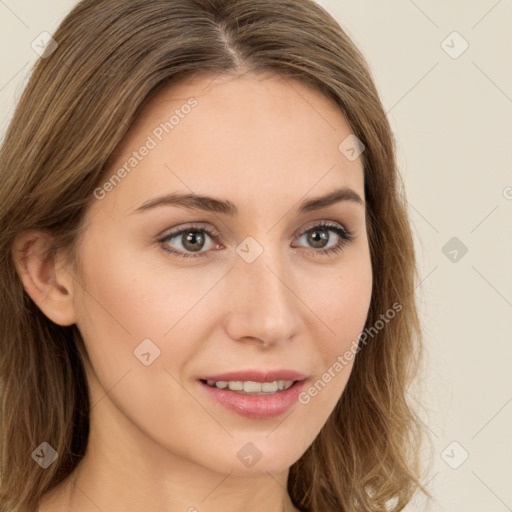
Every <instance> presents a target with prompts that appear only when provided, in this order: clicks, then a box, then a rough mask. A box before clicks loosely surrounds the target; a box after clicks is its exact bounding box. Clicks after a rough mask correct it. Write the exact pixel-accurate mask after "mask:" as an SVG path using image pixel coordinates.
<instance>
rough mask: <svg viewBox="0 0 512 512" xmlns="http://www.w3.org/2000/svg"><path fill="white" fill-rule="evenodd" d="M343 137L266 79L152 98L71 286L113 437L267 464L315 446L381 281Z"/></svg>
mask: <svg viewBox="0 0 512 512" xmlns="http://www.w3.org/2000/svg"><path fill="white" fill-rule="evenodd" d="M166 123H167V124H166ZM350 133H351V130H350V128H349V126H348V124H347V123H346V121H345V120H344V118H343V116H342V115H341V114H340V113H339V112H338V111H337V110H336V108H335V107H334V105H333V104H331V103H330V101H329V100H328V99H326V98H325V97H324V96H322V95H321V94H319V93H318V92H315V91H313V90H311V89H309V88H308V87H306V86H305V85H302V84H300V83H298V82H295V81H285V80H283V79H281V78H277V77H263V76H261V75H246V76H245V77H242V78H233V77H226V76H222V77H219V78H217V79H215V80H214V79H213V78H212V77H210V78H200V79H198V78H196V79H195V80H194V81H192V82H190V81H189V82H187V83H186V84H185V83H183V84H180V85H174V86H172V87H171V88H169V89H165V90H163V91H161V92H159V94H158V95H157V96H156V97H155V98H154V99H153V100H152V101H151V102H150V103H148V105H147V106H146V108H145V109H143V111H142V112H141V114H140V116H139V117H138V119H137V121H136V123H134V124H133V126H132V127H131V129H130V132H129V133H128V135H127V136H126V138H125V139H124V141H123V144H122V145H121V147H120V148H119V151H118V152H117V153H116V156H115V161H113V162H112V165H111V167H110V169H109V172H108V173H107V174H106V175H105V178H104V180H103V181H102V183H101V184H100V186H99V188H98V189H97V190H96V192H95V199H94V203H93V205H92V206H91V208H90V209H89V210H88V213H87V218H86V221H87V229H86V231H85V234H84V236H83V239H82V240H81V245H80V246H79V253H78V255H79V261H80V265H81V266H80V268H81V273H80V275H76V276H75V279H76V287H75V288H74V290H73V301H74V308H75V314H76V318H77V325H78V328H79V329H80V332H81V333H82V336H83V338H84V341H85V345H86V348H87V352H88V356H89V359H90V365H91V366H89V362H87V366H86V369H87V377H88V381H89V386H90V390H91V404H92V411H91V435H92V436H93V435H97V436H98V437H99V436H102V437H101V438H102V439H104V440H108V441H109V443H110V444H107V442H106V441H105V446H106V447H108V449H110V448H112V449H114V448H113V447H114V446H116V447H117V448H120V447H121V446H123V447H124V448H126V447H127V446H130V447H133V446H144V447H145V449H146V450H147V451H146V453H148V454H151V457H155V460H154V464H155V467H157V466H158V465H159V464H165V462H164V460H167V461H168V460H169V457H170V456H172V458H173V459H174V460H176V459H175V457H178V458H179V459H180V460H184V461H186V462H187V463H193V464H196V465H200V466H202V467H203V468H210V469H212V470H215V471H219V472H222V473H229V472H232V473H235V474H256V473H258V474H261V473H264V472H278V471H283V470H286V469H287V468H288V467H289V466H291V465H292V464H293V463H294V462H295V461H296V460H297V459H299V458H300V456H301V455H302V454H303V453H304V452H305V450H306V449H307V448H308V446H309V445H310V444H311V443H312V442H313V440H314V438H315V437H316V436H317V434H318V433H319V431H320V429H321V428H322V426H323V425H324V424H325V422H326V420H327V418H328V417H329V415H330V413H331V412H332V410H333V408H334V407H335V405H336V403H337V402H338V400H339V398H340V396H341V394H342V392H343V389H344V388H345V385H346V383H347V380H348V377H349V375H350V372H351V369H352V365H353V359H351V358H350V357H347V354H346V352H347V351H351V353H353V352H354V351H355V349H354V347H355V343H356V341H357V338H358V335H359V333H360V332H361V331H362V330H363V328H364V324H365V320H366V317H367V313H368V308H369V304H370V297H371V289H372V277H371V262H370V255H369V247H368V239H367V234H366V224H365V206H364V179H363V167H362V162H361V158H354V157H351V158H348V157H347V156H346V155H349V156H351V155H352V153H351V152H350V151H348V152H347V149H346V144H347V142H345V145H343V146H342V149H340V148H339V146H340V143H341V142H342V141H344V140H345V139H346V137H347V136H349V135H350ZM349 141H350V139H349ZM356 149H357V148H356ZM342 150H343V151H342ZM123 166H124V172H123V170H121V169H122V168H123ZM105 184H106V185H105ZM342 189H343V190H344V191H342V192H341V193H340V194H339V196H338V200H336V201H327V200H325V201H322V200H318V199H319V198H322V197H326V196H329V195H330V194H332V193H333V192H335V191H340V190H342ZM182 195H183V196H185V199H180V197H181V196H182ZM203 196H208V197H209V198H212V199H208V200H207V199H204V198H203ZM357 196H359V198H360V199H361V202H358V201H357ZM166 197H167V200H166ZM213 198H214V199H213ZM315 199H317V201H313V200H315ZM228 203H229V207H228V206H227V204H228ZM347 232H348V233H350V239H346V237H347ZM341 360H343V363H341V362H340V361H341ZM340 367H341V368H340ZM244 372H248V374H246V375H228V376H225V375H224V376H223V374H226V373H234V374H237V373H244ZM251 372H256V373H255V374H254V373H253V374H252V375H251ZM265 372H269V375H265ZM294 372H295V373H294ZM207 377H214V379H213V380H216V381H220V384H219V385H218V386H220V388H219V387H216V388H214V387H212V386H210V385H208V383H205V382H203V380H204V379H206V378H207ZM300 379H305V380H303V381H302V382H299V383H296V384H294V385H293V386H292V387H291V388H290V389H289V390H288V391H279V390H278V391H275V385H273V384H272V382H273V381H297V380H300ZM227 380H229V381H231V382H230V383H228V384H226V381H227ZM239 381H256V382H257V381H259V382H268V384H266V385H264V386H261V387H259V386H258V385H254V384H251V383H245V384H244V383H243V382H242V384H241V386H245V387H244V389H246V390H247V391H248V392H251V390H255V391H253V392H252V394H245V391H244V392H241V391H238V390H237V387H240V384H239V383H238V382H239ZM315 383H316V388H315V386H314V385H315ZM210 384H211V383H210ZM279 384H280V383H279V382H278V386H279ZM288 384H289V383H284V385H288ZM226 386H227V388H226ZM281 387H283V383H281ZM222 388H223V389H222ZM229 388H235V389H233V390H231V389H229ZM261 392H266V394H265V395H261V394H260V395H255V394H254V393H261ZM100 411H101V412H100ZM106 418H108V422H107V420H106ZM113 424H115V426H113ZM149 447H151V448H149ZM155 447H157V448H158V449H157V450H155V449H154V448H155ZM161 448H165V450H164V451H162V449H161ZM157 453H160V454H164V453H165V454H166V457H167V459H164V458H162V459H160V458H159V457H160V455H158V456H157V455H156V454H157ZM148 456H149V455H148ZM157 458H158V461H157V460H156V459H157Z"/></svg>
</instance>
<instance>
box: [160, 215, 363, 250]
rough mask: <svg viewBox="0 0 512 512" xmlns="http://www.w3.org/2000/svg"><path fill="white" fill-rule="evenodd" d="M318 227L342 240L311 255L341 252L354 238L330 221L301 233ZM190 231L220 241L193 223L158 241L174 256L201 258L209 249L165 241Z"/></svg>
mask: <svg viewBox="0 0 512 512" xmlns="http://www.w3.org/2000/svg"><path fill="white" fill-rule="evenodd" d="M317 228H329V230H330V231H334V232H335V233H336V234H337V235H338V236H339V237H340V239H341V240H340V241H339V242H338V243H337V244H336V245H335V246H334V247H331V248H329V249H318V250H314V249H309V250H307V251H306V252H307V253H308V254H309V255H313V256H317V255H318V254H320V255H327V254H336V253H339V252H340V251H341V250H342V249H343V248H344V247H345V246H346V245H347V244H348V243H349V242H350V241H351V240H352V238H353V235H352V233H351V232H350V231H349V230H347V229H345V228H342V227H340V226H338V225H337V224H332V223H329V222H320V223H319V224H317V225H315V226H313V227H311V228H308V229H306V231H304V232H303V233H301V235H300V237H302V236H303V235H305V234H306V233H309V232H310V231H314V230H315V229H317ZM188 232H198V233H202V234H207V235H208V236H209V237H210V238H211V239H212V240H213V241H214V242H215V243H218V239H219V235H218V234H217V233H216V232H211V231H210V230H208V229H206V228H203V227H199V226H193V225H192V226H188V227H186V228H184V229H181V230H180V231H176V232H174V233H169V234H168V235H166V236H165V237H163V238H160V239H159V240H158V242H159V243H160V244H162V249H163V250H164V251H165V252H167V253H170V254H172V255H174V256H179V257H181V258H201V257H203V256H205V255H206V254H207V253H208V252H209V251H204V252H198V253H195V254H192V253H190V252H189V253H186V252H180V251H177V250H174V249H170V248H169V246H168V245H167V244H165V243H164V242H168V241H169V240H172V239H173V238H176V237H178V236H180V235H182V234H183V233H188ZM300 237H299V238H300Z"/></svg>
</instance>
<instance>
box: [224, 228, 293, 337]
mask: <svg viewBox="0 0 512 512" xmlns="http://www.w3.org/2000/svg"><path fill="white" fill-rule="evenodd" d="M230 274H231V279H232V280H233V285H232V286H230V290H232V293H233V295H232V297H231V301H230V302H231V308H230V318H229V322H228V326H229V329H230V335H231V336H232V337H233V338H243V337H251V338H258V339H260V340H262V341H266V342H267V343H270V342H277V341H279V340H286V339H288V338H290V337H291V336H293V334H294V333H295V332H296V330H297V328H298V320H299V311H298V310H297V308H298V306H299V302H300V301H299V300H298V299H297V297H296V296H295V295H294V294H293V293H292V291H291V290H293V282H291V281H292V273H291V272H290V271H289V266H288V265H287V264H286V261H285V255H284V254H283V252H282V251H281V250H280V249H279V248H278V247H272V248H271V247H262V246H261V245H260V244H259V243H258V242H256V241H255V240H254V239H252V240H251V239H250V237H248V239H246V240H244V241H243V242H242V243H241V244H239V246H238V247H237V257H236V259H235V264H234V268H233V270H232V272H230Z"/></svg>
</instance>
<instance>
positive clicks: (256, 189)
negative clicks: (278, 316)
mask: <svg viewBox="0 0 512 512" xmlns="http://www.w3.org/2000/svg"><path fill="white" fill-rule="evenodd" d="M350 133H351V129H350V126H349V125H348V123H347V121H346V119H345V118H344V116H343V115H342V114H341V112H340V111H339V109H338V107H337V106H336V105H335V104H334V103H333V102H332V101H331V100H330V99H329V98H327V97H325V96H324V95H323V94H321V93H320V92H318V91H316V90H314V89H312V88H310V87H309V86H307V85H305V84H303V83H301V82H298V81H295V80H290V79H285V78H283V77H279V76H276V75H261V74H260V75H254V74H251V75H244V76H241V77H234V76H229V75H224V76H219V77H211V76H203V77H198V78H195V79H193V80H184V81H181V82H179V83H177V84H172V85H170V86H168V87H166V88H165V89H162V90H160V91H159V92H158V93H157V94H156V95H154V96H153V97H152V98H151V99H150V100H149V101H148V102H147V103H146V105H145V106H144V108H143V109H142V110H141V112H140V114H139V115H138V117H137V119H136V120H135V122H134V123H133V124H132V126H131V127H130V130H129V131H128V133H127V135H126V136H125V138H124V140H123V141H122V143H121V145H120V146H119V147H118V150H117V151H116V155H115V159H114V161H113V164H112V165H111V166H110V169H109V172H110V174H108V173H107V174H106V176H105V177H106V179H107V180H108V178H109V177H110V176H113V175H114V174H115V173H116V172H117V171H118V170H119V169H121V168H122V167H124V168H125V170H126V171H127V172H124V173H122V174H123V176H124V177H123V179H122V183H120V184H119V185H120V186H115V190H113V192H111V193H109V198H110V199H111V200H114V199H115V200H116V201H117V202H118V204H119V205H120V206H121V207H122V208H123V210H126V209H127V208H129V207H130V206H135V204H136V203H140V202H142V201H144V200H145V199H148V198H150V197H151V196H152V195H154V194H155V192H158V193H163V192H172V191H175V190H179V191H183V192H192V193H197V194H200V193H204V194H208V195H215V196H219V197H226V196H227V195H229V191H231V192H232V193H235V194H236V197H232V198H231V199H232V201H233V202H235V203H238V202H239V201H240V202H243V201H244V200H245V201H250V200H251V199H252V200H256V199H257V198H259V199H262V200H265V199H266V198H268V197H269V193H274V192H279V193H280V195H281V198H282V197H283V196H285V195H288V196H290V199H293V198H295V200H298V199H299V198H301V197H303V196H304V195H305V194H307V193H308V191H314V194H313V195H318V193H321V192H324V191H329V190H331V189H333V188H335V187H339V186H340V185H346V186H351V187H352V188H354V189H357V190H358V191H359V193H360V195H361V196H362V197H364V192H363V186H364V176H363V166H362V161H361V159H360V158H358V159H356V160H353V161H351V160H349V159H347V158H346V157H345V156H344V154H343V153H342V152H341V151H340V149H339V145H340V143H341V142H342V141H343V140H344V139H345V138H346V137H347V136H348V135H350ZM145 147H146V148H148V147H149V148H150V149H149V150H146V149H144V148H145ZM135 153H138V154H137V156H135V155H134V154H135ZM141 153H144V156H141ZM130 160H131V161H130ZM313 189H314V190H313ZM237 198H238V199H237ZM281 200H282V199H281ZM263 202H266V201H263Z"/></svg>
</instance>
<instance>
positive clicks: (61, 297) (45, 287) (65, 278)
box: [13, 231, 76, 326]
mask: <svg viewBox="0 0 512 512" xmlns="http://www.w3.org/2000/svg"><path fill="white" fill-rule="evenodd" d="M50 243H51V241H50V239H49V238H48V236H47V235H45V234H44V233H42V232H40V231H30V232H25V233H20V234H19V235H18V236H17V237H16V239H15V241H14V245H13V259H14V263H15V266H16V270H17V272H18V275H19V276H20V279H21V281H22V283H23V286H24V288H25V291H26V292H27V293H28V295H29V296H30V297H31V299H32V300H33V301H34V303H35V304H36V305H37V306H38V307H39V309H40V310H41V311H42V312H43V313H44V314H45V315H46V316H47V317H48V318H49V319H50V320H52V321H53V322H55V323H56V324H58V325H62V326H68V325H72V324H74V323H76V317H75V308H74V303H73V279H72V276H71V274H69V272H68V271H67V270H66V268H65V267H64V265H62V264H58V259H57V258H56V254H55V252H54V251H48V249H49V247H50V246H51V245H50Z"/></svg>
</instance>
